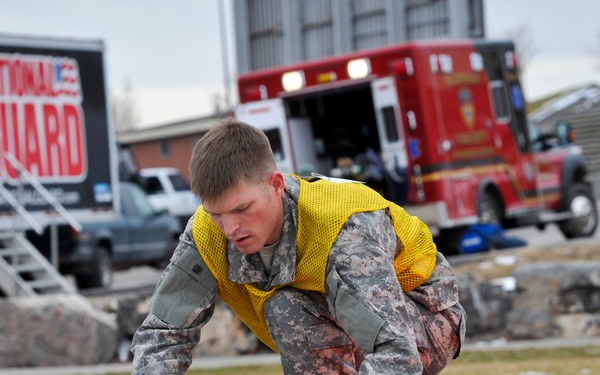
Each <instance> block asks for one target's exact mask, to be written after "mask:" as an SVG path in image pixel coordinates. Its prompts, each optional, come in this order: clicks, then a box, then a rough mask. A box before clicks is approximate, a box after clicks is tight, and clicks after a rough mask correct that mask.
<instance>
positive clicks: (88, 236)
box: [27, 182, 182, 289]
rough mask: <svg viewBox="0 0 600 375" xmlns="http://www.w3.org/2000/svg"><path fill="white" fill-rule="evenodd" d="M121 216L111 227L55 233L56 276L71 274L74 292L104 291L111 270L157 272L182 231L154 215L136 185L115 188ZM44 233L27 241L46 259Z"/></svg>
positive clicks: (101, 225)
mask: <svg viewBox="0 0 600 375" xmlns="http://www.w3.org/2000/svg"><path fill="white" fill-rule="evenodd" d="M119 186H120V193H121V215H120V216H119V217H117V218H115V219H114V220H112V221H102V222H94V223H91V222H88V223H83V224H82V230H81V232H79V233H78V232H76V231H75V230H74V229H73V228H72V227H70V226H68V225H60V226H59V227H58V249H59V251H58V253H59V271H60V272H61V273H62V274H73V275H74V276H75V279H76V281H77V286H78V287H79V288H80V289H87V288H98V287H104V288H107V287H110V285H111V284H112V279H113V270H121V269H127V268H130V267H133V266H139V265H150V266H153V267H156V268H163V267H164V266H165V265H166V264H167V263H168V260H169V259H170V257H171V255H172V254H173V251H174V250H175V247H176V246H177V242H178V239H179V235H180V233H181V231H182V229H181V225H180V223H179V220H177V219H176V218H174V217H173V216H171V215H169V214H168V213H167V212H166V211H159V212H157V211H155V210H154V209H153V208H152V206H151V205H150V202H149V201H148V197H147V196H146V194H145V193H144V191H143V190H142V189H141V188H140V187H139V186H138V185H136V184H133V183H127V182H121V183H120V184H119ZM49 233H50V230H49V229H48V228H47V229H46V230H45V231H44V234H43V235H42V236H38V235H36V234H35V233H34V232H30V233H28V234H27V236H28V239H29V240H30V241H31V242H32V243H33V245H34V246H36V247H37V248H38V249H39V250H40V252H41V253H42V254H44V255H45V256H46V257H47V258H48V259H50V234H49Z"/></svg>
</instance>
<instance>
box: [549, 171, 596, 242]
mask: <svg viewBox="0 0 600 375" xmlns="http://www.w3.org/2000/svg"><path fill="white" fill-rule="evenodd" d="M565 207H566V208H567V209H568V210H569V211H571V213H572V214H573V217H571V218H570V219H567V220H565V221H561V222H559V223H558V227H559V228H560V231H561V232H562V234H563V235H564V236H565V237H566V238H576V237H590V236H591V235H593V234H594V232H595V231H596V227H597V226H598V207H596V199H594V195H593V194H592V190H591V188H590V186H589V185H587V184H584V183H581V182H580V183H576V184H573V186H571V188H570V189H569V192H568V194H567V200H566V201H565Z"/></svg>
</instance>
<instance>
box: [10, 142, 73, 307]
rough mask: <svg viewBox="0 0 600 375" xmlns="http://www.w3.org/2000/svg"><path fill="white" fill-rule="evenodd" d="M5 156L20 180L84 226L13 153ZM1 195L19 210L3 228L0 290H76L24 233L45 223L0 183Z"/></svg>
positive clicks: (16, 293) (24, 293) (40, 228)
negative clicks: (36, 217) (11, 224)
mask: <svg viewBox="0 0 600 375" xmlns="http://www.w3.org/2000/svg"><path fill="white" fill-rule="evenodd" d="M5 158H6V160H7V161H9V162H10V163H11V164H12V165H13V166H14V167H15V168H16V169H17V170H18V171H19V176H20V178H19V181H20V183H23V180H25V181H27V182H28V183H29V184H30V185H31V186H32V187H33V188H35V189H36V190H37V191H38V193H40V195H41V196H42V197H43V198H44V199H45V200H46V201H47V202H48V203H49V204H50V205H51V206H52V207H53V208H54V210H55V211H56V212H57V213H58V214H59V215H60V216H62V218H63V219H64V220H66V221H67V222H68V223H69V224H70V225H71V226H73V227H74V228H75V229H76V230H78V231H79V230H81V224H79V222H77V220H76V219H75V218H74V217H73V216H72V215H71V214H70V213H69V212H68V211H67V210H66V209H65V208H64V207H63V206H62V205H61V204H60V203H59V202H58V201H57V200H56V199H55V198H54V196H52V194H50V192H48V190H46V188H45V187H44V186H42V184H40V182H39V181H38V180H37V179H36V178H35V177H34V176H32V175H30V174H29V173H28V172H27V171H26V170H25V168H24V167H23V166H22V165H21V164H20V163H19V162H18V161H17V160H16V159H15V158H14V157H13V156H12V155H11V154H10V153H6V154H5ZM0 196H2V198H4V200H5V201H6V202H7V203H8V204H9V205H10V206H12V208H13V210H14V212H15V213H16V215H14V220H13V221H14V223H13V227H12V228H0V292H3V293H4V294H5V295H7V296H36V295H38V294H51V293H75V292H76V288H75V287H74V286H73V285H72V284H71V283H70V282H69V281H68V280H67V279H66V278H64V277H63V276H62V275H61V274H60V273H59V272H58V271H57V270H56V267H55V266H54V265H53V264H52V263H50V262H49V261H48V260H47V259H46V258H45V257H44V256H43V255H42V254H41V253H40V252H39V251H38V249H36V248H35V247H34V246H33V245H32V244H31V243H30V242H29V241H28V240H27V239H26V237H25V230H26V229H33V230H34V231H35V232H36V233H38V234H41V233H42V232H43V226H42V225H41V224H40V223H39V222H38V221H37V220H36V219H35V218H34V217H33V216H32V215H31V214H30V213H29V212H27V210H26V209H25V207H24V206H23V205H22V204H21V203H20V202H19V200H18V199H17V198H15V197H14V196H13V195H12V194H11V193H10V191H9V190H8V189H6V188H5V187H4V186H3V185H2V184H1V183H0ZM21 219H22V220H21ZM55 255H56V258H57V255H58V254H55ZM56 263H58V262H56Z"/></svg>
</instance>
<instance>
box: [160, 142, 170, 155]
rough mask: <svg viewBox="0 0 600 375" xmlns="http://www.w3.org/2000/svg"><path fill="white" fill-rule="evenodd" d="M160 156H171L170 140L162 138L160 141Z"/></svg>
mask: <svg viewBox="0 0 600 375" xmlns="http://www.w3.org/2000/svg"><path fill="white" fill-rule="evenodd" d="M160 156H161V157H162V158H163V159H168V158H169V156H171V150H170V148H169V140H168V139H161V141H160Z"/></svg>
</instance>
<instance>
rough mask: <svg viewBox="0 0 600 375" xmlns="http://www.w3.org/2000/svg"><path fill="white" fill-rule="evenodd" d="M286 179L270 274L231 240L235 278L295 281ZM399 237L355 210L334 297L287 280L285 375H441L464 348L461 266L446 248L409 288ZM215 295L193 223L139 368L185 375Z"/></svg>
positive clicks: (276, 312)
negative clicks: (399, 274)
mask: <svg viewBox="0 0 600 375" xmlns="http://www.w3.org/2000/svg"><path fill="white" fill-rule="evenodd" d="M285 184H286V188H285V194H284V195H283V198H282V199H283V203H284V216H285V217H284V228H283V234H282V238H281V240H280V242H279V245H278V247H277V249H276V252H275V256H274V259H273V265H272V268H271V272H270V274H268V273H267V272H266V270H265V268H264V265H263V263H262V260H261V259H260V257H259V255H258V254H252V255H248V256H247V255H243V254H241V253H240V252H238V251H237V250H236V249H235V247H233V245H231V244H230V243H228V244H227V257H228V262H229V265H230V266H229V275H228V276H229V278H230V279H231V280H233V281H235V282H238V283H257V284H258V285H259V287H260V288H261V289H264V290H268V289H270V288H272V287H273V286H276V285H285V284H287V283H289V282H290V281H291V280H293V278H294V276H295V259H296V258H295V257H296V244H295V239H296V233H297V217H298V212H297V209H298V206H297V200H298V195H299V183H298V181H297V180H296V179H295V178H293V177H290V176H286V177H285ZM398 241H399V239H398V238H397V237H396V234H395V232H394V229H393V226H392V224H391V220H390V218H389V216H388V215H387V214H386V212H385V211H374V212H368V213H357V214H354V215H353V216H352V217H350V219H349V220H348V221H347V222H346V224H345V225H344V227H343V228H342V230H341V231H340V233H339V235H338V237H337V239H336V241H335V243H334V245H333V246H332V248H331V252H330V254H329V260H328V265H327V275H326V295H325V296H324V295H321V294H320V293H316V292H309V291H301V290H298V289H293V288H290V287H287V288H282V289H281V290H279V291H278V292H277V293H276V294H275V295H274V296H273V297H272V298H271V299H270V300H268V301H267V302H266V303H265V318H266V321H267V325H268V327H269V332H270V333H271V336H272V337H273V340H274V341H275V343H276V345H277V348H278V350H279V351H280V352H281V361H282V365H283V369H284V372H285V373H286V374H307V375H308V374H329V373H340V374H399V373H402V374H422V373H423V374H437V373H439V372H440V371H441V370H442V368H443V367H444V366H446V364H447V363H448V362H449V361H450V360H451V359H452V358H454V357H455V356H457V355H458V352H459V350H460V345H461V342H462V340H463V339H464V335H465V314H464V310H463V308H462V307H461V305H460V304H459V303H458V291H457V285H456V280H455V277H454V273H453V271H452V270H451V268H450V266H449V265H448V263H447V262H446V260H445V259H444V257H443V256H442V255H441V254H439V253H438V259H437V264H436V268H435V270H434V272H433V274H432V275H431V277H430V279H429V280H428V281H427V282H425V283H424V284H423V285H421V286H419V287H417V288H416V289H414V290H412V291H410V292H408V293H404V292H403V291H402V289H401V287H400V284H399V283H398V281H397V279H396V275H395V272H394V268H393V265H392V260H393V258H394V256H395V255H396V254H395V251H396V249H397V248H398V249H402V244H401V243H399V242H398ZM397 245H399V246H397ZM217 293H218V290H217V284H216V281H215V279H214V277H213V276H212V274H211V273H210V271H209V270H208V268H207V266H206V264H204V261H203V260H202V258H201V257H200V254H199V252H198V250H197V248H196V246H195V243H194V241H193V238H192V230H191V220H190V222H189V223H188V225H187V228H186V230H185V232H184V233H183V234H182V236H181V240H180V243H179V246H178V247H177V249H176V251H175V253H174V255H173V258H172V259H171V263H170V264H169V266H168V267H167V268H166V270H165V272H164V274H163V277H162V278H161V280H160V281H159V283H158V285H157V289H156V291H155V295H154V297H153V302H152V305H151V307H150V313H149V314H148V317H147V318H146V319H145V321H144V323H143V324H142V325H141V326H140V328H139V329H138V330H137V332H136V334H135V337H134V339H133V347H132V351H133V353H134V365H133V374H145V375H149V374H167V373H168V374H183V373H184V372H185V370H186V369H187V368H188V367H189V365H190V363H191V354H190V353H191V350H192V348H193V347H194V346H195V345H196V344H197V343H198V342H199V340H200V330H201V328H202V327H203V326H204V324H206V322H207V321H208V320H209V319H210V317H211V315H212V312H213V310H214V306H215V301H216V299H217Z"/></svg>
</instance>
